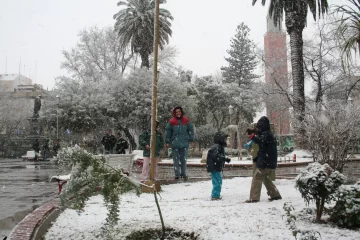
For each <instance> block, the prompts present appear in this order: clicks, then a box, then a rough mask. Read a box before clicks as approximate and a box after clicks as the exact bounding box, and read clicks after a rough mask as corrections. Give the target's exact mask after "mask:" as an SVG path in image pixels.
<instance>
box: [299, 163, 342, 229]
mask: <svg viewBox="0 0 360 240" xmlns="http://www.w3.org/2000/svg"><path fill="white" fill-rule="evenodd" d="M295 181H296V184H295V188H297V189H298V190H299V191H300V193H301V196H302V198H303V199H304V200H305V201H306V203H307V204H309V203H310V202H315V204H316V222H320V220H321V216H322V213H323V211H324V205H325V203H329V202H330V201H331V200H333V199H334V196H333V195H334V193H335V192H336V190H337V189H338V188H339V187H340V186H341V185H342V184H343V183H344V181H345V176H344V175H343V174H341V173H340V172H338V171H334V170H333V169H332V168H331V167H330V166H329V165H328V164H323V165H321V164H320V163H317V162H315V163H312V164H309V165H308V166H307V167H306V168H305V169H304V170H302V171H301V173H300V174H299V175H298V176H297V177H296V180H295Z"/></svg>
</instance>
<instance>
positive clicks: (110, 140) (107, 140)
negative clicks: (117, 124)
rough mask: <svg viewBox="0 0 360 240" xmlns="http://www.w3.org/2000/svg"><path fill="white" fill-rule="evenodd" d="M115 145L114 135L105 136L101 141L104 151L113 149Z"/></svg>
mask: <svg viewBox="0 0 360 240" xmlns="http://www.w3.org/2000/svg"><path fill="white" fill-rule="evenodd" d="M115 143H116V138H115V136H114V135H105V136H104V137H103V138H102V140H101V144H102V145H104V148H105V150H111V149H113V148H114V146H115Z"/></svg>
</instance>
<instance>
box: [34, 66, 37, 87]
mask: <svg viewBox="0 0 360 240" xmlns="http://www.w3.org/2000/svg"><path fill="white" fill-rule="evenodd" d="M36 70H37V61H35V77H34V84H35V83H36Z"/></svg>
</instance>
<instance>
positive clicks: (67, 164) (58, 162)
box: [52, 147, 89, 171]
mask: <svg viewBox="0 0 360 240" xmlns="http://www.w3.org/2000/svg"><path fill="white" fill-rule="evenodd" d="M81 154H89V153H87V152H86V151H78V150H76V149H74V148H73V147H66V148H61V149H60V150H59V152H58V154H57V156H56V158H55V160H53V161H52V162H53V164H55V166H56V167H57V168H58V169H60V170H62V171H70V170H71V168H72V167H73V162H72V158H79V157H78V156H76V155H81Z"/></svg>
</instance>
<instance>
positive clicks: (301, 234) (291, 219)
mask: <svg viewBox="0 0 360 240" xmlns="http://www.w3.org/2000/svg"><path fill="white" fill-rule="evenodd" d="M283 209H284V211H285V214H286V224H287V225H289V229H290V230H291V231H292V234H293V236H294V237H295V239H297V240H318V239H321V235H320V233H319V232H317V231H313V230H301V229H299V228H297V226H296V216H295V215H294V214H292V213H291V212H292V211H294V210H295V208H294V207H293V206H292V205H291V203H290V202H286V203H284V206H283Z"/></svg>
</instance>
